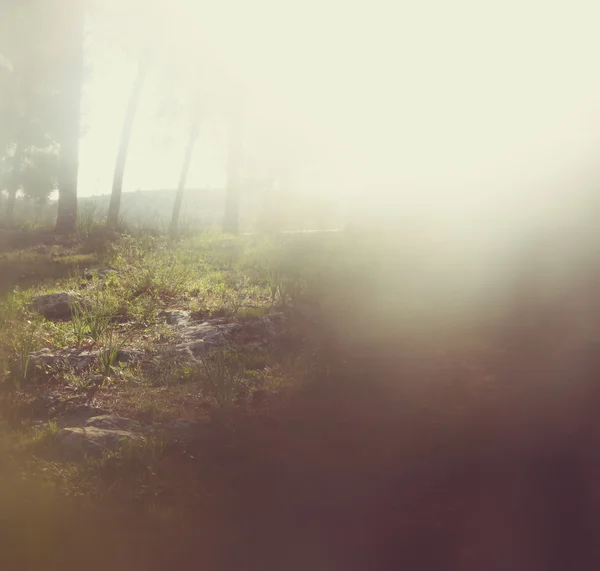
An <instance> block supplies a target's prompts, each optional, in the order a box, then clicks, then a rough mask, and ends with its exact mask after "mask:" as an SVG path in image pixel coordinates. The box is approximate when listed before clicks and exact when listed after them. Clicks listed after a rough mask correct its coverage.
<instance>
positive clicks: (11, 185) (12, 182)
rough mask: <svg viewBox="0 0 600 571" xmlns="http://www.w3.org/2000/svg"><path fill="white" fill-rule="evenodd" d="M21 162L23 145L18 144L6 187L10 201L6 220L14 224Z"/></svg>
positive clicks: (8, 201)
mask: <svg viewBox="0 0 600 571" xmlns="http://www.w3.org/2000/svg"><path fill="white" fill-rule="evenodd" d="M21 160H22V152H21V145H20V144H19V143H17V146H16V148H15V154H14V155H13V168H12V172H11V173H10V176H9V177H8V185H7V187H6V191H7V193H8V200H7V201H6V220H7V221H8V222H12V220H13V218H14V215H15V205H16V202H17V192H18V190H19V184H20V182H21V176H20V175H21Z"/></svg>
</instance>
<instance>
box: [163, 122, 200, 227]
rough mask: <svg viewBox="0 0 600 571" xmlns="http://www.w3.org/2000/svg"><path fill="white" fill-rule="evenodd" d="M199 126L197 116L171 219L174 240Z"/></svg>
mask: <svg viewBox="0 0 600 571" xmlns="http://www.w3.org/2000/svg"><path fill="white" fill-rule="evenodd" d="M199 124H200V121H199V117H198V116H195V117H194V119H193V121H192V128H191V130H190V137H189V139H188V142H187V146H186V148H185V155H184V157H183V164H182V165H181V174H180V176H179V184H178V185H177V194H176V195H175V204H174V205H173V216H172V218H171V228H170V234H171V236H172V237H173V238H174V237H175V236H177V231H178V227H179V213H180V212H181V203H182V202H183V191H184V190H185V183H186V181H187V175H188V172H189V170H190V164H191V162H192V156H193V154H194V146H195V144H196V140H197V139H198V132H199Z"/></svg>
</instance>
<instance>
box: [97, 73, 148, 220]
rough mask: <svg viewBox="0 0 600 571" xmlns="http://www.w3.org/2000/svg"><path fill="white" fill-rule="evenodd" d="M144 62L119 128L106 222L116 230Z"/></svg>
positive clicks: (142, 80) (144, 74)
mask: <svg viewBox="0 0 600 571" xmlns="http://www.w3.org/2000/svg"><path fill="white" fill-rule="evenodd" d="M146 69H147V68H146V64H145V63H144V62H140V65H139V68H138V73H137V76H136V78H135V81H134V82H133V88H132V91H131V96H130V97H129V103H128V104H127V110H126V111H125V120H124V122H123V128H122V130H121V140H120V143H119V150H118V153H117V164H116V165H115V175H114V179H113V187H112V193H111V195H110V205H109V207H108V217H107V220H106V224H107V226H108V227H109V228H111V229H113V230H116V229H117V226H118V223H119V210H120V208H121V194H122V191H123V177H124V175H125V163H126V162H127V151H128V150H129V142H130V140H131V133H132V131H133V123H134V120H135V115H136V112H137V108H138V105H139V101H140V95H141V93H142V87H143V86H144V81H145V78H146Z"/></svg>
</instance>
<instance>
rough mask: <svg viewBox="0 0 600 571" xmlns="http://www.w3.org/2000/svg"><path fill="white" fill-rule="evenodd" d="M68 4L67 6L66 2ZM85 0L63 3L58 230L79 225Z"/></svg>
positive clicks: (63, 231)
mask: <svg viewBox="0 0 600 571" xmlns="http://www.w3.org/2000/svg"><path fill="white" fill-rule="evenodd" d="M65 4H66V5H67V6H64V5H65ZM83 4H84V3H83V2H82V1H81V0H69V1H68V2H64V3H63V7H64V12H65V13H64V17H65V18H68V22H66V23H67V24H68V34H67V36H68V37H66V38H62V39H63V41H64V42H65V46H66V49H65V53H64V57H65V63H64V65H65V67H64V74H63V77H62V85H61V88H62V93H61V96H60V99H61V103H60V109H59V116H60V119H61V132H60V134H59V143H60V166H59V174H58V216H57V218H56V228H55V230H56V232H57V233H61V234H70V233H72V232H75V230H76V228H77V177H78V174H79V136H80V124H81V117H80V115H81V84H82V80H83V26H84V8H83Z"/></svg>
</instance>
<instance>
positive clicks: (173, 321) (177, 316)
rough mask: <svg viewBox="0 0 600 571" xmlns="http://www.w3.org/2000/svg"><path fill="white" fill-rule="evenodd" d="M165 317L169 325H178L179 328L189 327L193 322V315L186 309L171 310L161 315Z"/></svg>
mask: <svg viewBox="0 0 600 571" xmlns="http://www.w3.org/2000/svg"><path fill="white" fill-rule="evenodd" d="M160 316H161V317H164V319H165V321H166V322H167V324H168V325H176V326H179V327H182V326H185V325H188V324H189V322H190V321H191V313H190V312H189V311H186V310H184V309H169V310H167V311H163V312H162V313H161V314H160Z"/></svg>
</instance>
